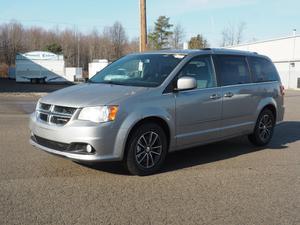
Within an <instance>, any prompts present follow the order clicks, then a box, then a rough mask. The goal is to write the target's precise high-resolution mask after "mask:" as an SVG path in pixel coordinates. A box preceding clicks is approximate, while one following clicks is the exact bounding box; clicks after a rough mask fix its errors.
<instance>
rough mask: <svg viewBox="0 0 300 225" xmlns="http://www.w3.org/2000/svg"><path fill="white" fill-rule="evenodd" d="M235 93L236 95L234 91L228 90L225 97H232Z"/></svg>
mask: <svg viewBox="0 0 300 225" xmlns="http://www.w3.org/2000/svg"><path fill="white" fill-rule="evenodd" d="M233 95H234V94H233V93H232V92H227V93H225V95H224V97H225V98H232V97H233Z"/></svg>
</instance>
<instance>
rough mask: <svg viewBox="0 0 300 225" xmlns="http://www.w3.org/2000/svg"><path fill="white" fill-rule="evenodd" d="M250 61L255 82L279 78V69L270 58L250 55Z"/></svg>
mask: <svg viewBox="0 0 300 225" xmlns="http://www.w3.org/2000/svg"><path fill="white" fill-rule="evenodd" d="M248 61H249V64H250V68H251V72H252V76H253V81H254V82H266V81H278V80H279V78H278V73H277V70H276V68H275V66H274V65H273V63H272V62H270V61H269V60H267V59H264V58H259V57H249V58H248Z"/></svg>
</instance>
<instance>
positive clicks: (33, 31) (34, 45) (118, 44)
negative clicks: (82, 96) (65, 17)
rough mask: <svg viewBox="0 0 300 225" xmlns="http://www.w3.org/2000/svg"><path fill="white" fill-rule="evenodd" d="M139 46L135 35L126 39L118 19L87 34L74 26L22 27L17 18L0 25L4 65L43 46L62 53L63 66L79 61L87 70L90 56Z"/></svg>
mask: <svg viewBox="0 0 300 225" xmlns="http://www.w3.org/2000/svg"><path fill="white" fill-rule="evenodd" d="M138 46H139V43H138V39H132V40H129V39H128V37H127V34H126V32H125V29H124V27H123V26H122V24H121V23H120V22H115V23H114V24H113V25H112V26H110V27H106V28H104V29H103V31H102V32H99V31H98V30H93V31H92V32H90V33H88V34H83V33H82V32H78V31H77V30H76V29H64V30H59V29H52V30H46V29H44V28H41V27H30V28H25V27H24V26H23V25H22V24H21V23H18V22H10V23H5V24H2V25H0V63H5V64H7V65H14V63H15V57H16V53H19V52H20V53H25V52H29V51H40V50H44V51H50V52H53V53H56V54H63V55H64V58H65V62H66V66H77V64H78V65H79V66H80V67H83V68H84V69H85V70H87V66H88V63H89V62H91V61H92V60H93V59H108V60H109V61H113V60H115V59H117V58H119V57H121V56H123V55H125V54H127V53H129V52H134V51H138Z"/></svg>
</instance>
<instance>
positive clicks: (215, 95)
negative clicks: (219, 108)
mask: <svg viewBox="0 0 300 225" xmlns="http://www.w3.org/2000/svg"><path fill="white" fill-rule="evenodd" d="M209 98H210V99H212V100H216V99H220V98H221V96H220V95H218V94H213V95H211V96H210V97H209Z"/></svg>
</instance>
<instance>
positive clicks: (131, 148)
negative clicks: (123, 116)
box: [125, 123, 168, 176]
mask: <svg viewBox="0 0 300 225" xmlns="http://www.w3.org/2000/svg"><path fill="white" fill-rule="evenodd" d="M149 131H154V132H156V133H157V134H158V135H159V138H160V141H161V144H162V153H161V157H160V160H159V161H158V162H157V163H156V165H155V166H153V167H151V168H149V169H145V168H143V167H141V166H140V165H139V164H138V163H137V162H136V158H135V151H136V145H137V141H138V139H139V138H140V137H141V135H143V134H145V133H147V132H149ZM167 152H168V143H167V137H166V134H165V132H164V130H163V129H162V128H161V127H160V126H159V125H158V124H156V123H146V124H143V125H141V126H139V127H137V128H136V129H135V130H134V131H133V133H132V135H131V137H130V139H129V141H128V144H127V149H126V153H127V154H126V158H125V163H126V167H127V169H128V171H129V172H130V173H131V174H133V175H141V176H144V175H150V174H153V173H155V172H156V171H158V170H159V169H160V168H161V166H162V164H163V162H164V160H165V157H166V154H167Z"/></svg>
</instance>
